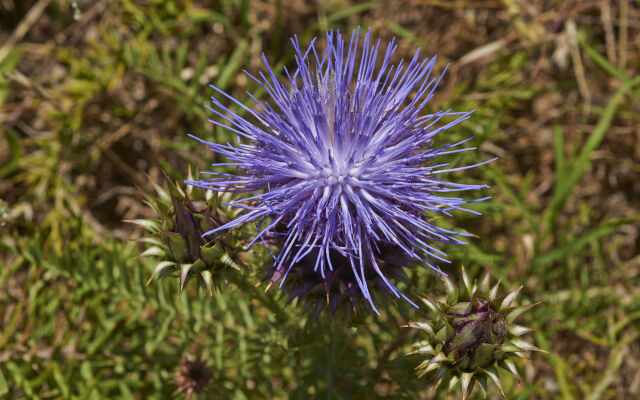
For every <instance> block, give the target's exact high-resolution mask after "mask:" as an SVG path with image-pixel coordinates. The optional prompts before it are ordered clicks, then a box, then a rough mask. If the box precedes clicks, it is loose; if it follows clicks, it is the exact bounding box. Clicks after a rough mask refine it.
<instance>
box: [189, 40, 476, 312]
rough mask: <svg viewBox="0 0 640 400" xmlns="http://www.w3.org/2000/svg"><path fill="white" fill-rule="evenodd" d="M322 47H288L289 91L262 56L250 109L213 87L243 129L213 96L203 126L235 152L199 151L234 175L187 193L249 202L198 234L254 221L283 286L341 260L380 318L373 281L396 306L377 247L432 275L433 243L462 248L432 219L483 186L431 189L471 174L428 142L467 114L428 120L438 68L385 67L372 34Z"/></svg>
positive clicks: (421, 63) (432, 115) (455, 148)
mask: <svg viewBox="0 0 640 400" xmlns="http://www.w3.org/2000/svg"><path fill="white" fill-rule="evenodd" d="M326 39H327V40H326V42H327V44H326V49H325V50H324V51H320V50H318V49H317V48H316V46H315V40H314V41H312V42H311V44H310V46H309V47H308V48H307V49H306V50H303V49H302V48H301V47H300V44H299V43H298V41H297V38H294V39H292V43H293V47H294V50H295V54H296V56H295V61H296V68H295V70H293V71H288V70H287V69H285V75H286V78H287V80H288V82H287V84H282V83H281V82H280V81H279V80H278V78H277V77H276V75H275V73H274V72H273V70H272V69H271V68H270V67H269V65H268V63H267V61H266V59H265V58H264V57H263V60H264V62H265V64H266V65H267V75H266V76H265V75H264V74H262V73H261V74H260V77H259V78H257V77H254V76H252V75H250V74H249V76H250V77H251V78H252V79H254V80H255V81H256V82H257V83H258V84H259V85H260V86H261V87H262V88H263V89H264V90H265V91H266V93H267V95H268V100H267V101H265V102H261V101H259V100H257V99H256V98H255V97H253V96H251V97H252V99H253V100H254V101H255V102H256V104H257V105H256V107H255V108H253V109H251V108H248V107H246V106H245V105H243V104H242V103H241V102H239V101H237V100H235V99H233V98H232V97H231V96H229V95H227V94H225V93H224V92H222V91H221V90H219V89H217V88H215V87H214V90H216V91H217V92H218V93H219V94H220V95H221V96H223V97H226V98H227V99H228V100H230V101H232V102H233V103H235V104H236V105H237V106H238V107H240V108H241V109H242V110H243V111H244V112H246V115H247V118H248V119H247V118H245V117H243V116H240V115H238V114H236V113H234V112H233V111H232V110H230V109H229V108H227V107H226V106H225V105H223V104H222V102H221V101H220V100H218V99H216V98H215V97H214V98H213V99H212V101H213V107H209V109H210V111H211V112H213V113H214V114H215V115H216V116H217V120H211V122H212V123H213V124H216V125H219V126H222V127H223V128H226V129H228V130H229V131H231V132H233V133H235V134H237V135H238V144H237V145H236V146H233V145H231V144H219V143H211V142H207V141H204V140H201V139H198V140H201V142H203V143H206V144H207V145H208V146H210V147H211V149H212V150H213V151H215V152H216V153H218V154H220V155H223V156H226V158H227V159H228V162H227V163H226V164H222V165H226V166H234V167H236V168H237V173H235V174H231V173H226V172H210V173H208V174H210V175H212V177H211V178H208V179H202V180H199V181H187V183H189V184H192V185H195V186H199V187H202V188H206V189H212V190H214V191H225V192H245V193H249V194H248V196H247V197H245V198H243V199H240V200H237V201H234V202H232V203H231V205H232V206H236V207H241V208H243V209H245V210H246V213H245V214H243V215H242V216H241V217H239V218H236V219H234V220H233V221H231V222H229V223H227V224H225V225H223V226H221V227H218V228H216V229H214V230H212V231H209V232H207V233H206V234H210V233H214V232H217V231H218V230H221V229H228V228H232V227H235V226H238V225H241V224H244V223H247V222H250V221H253V222H255V223H256V224H257V226H258V233H257V235H256V237H255V238H254V240H253V241H252V242H251V243H250V245H251V244H253V243H254V242H256V241H262V242H264V241H265V237H266V236H268V235H269V234H277V235H279V236H280V237H281V238H282V240H281V246H280V250H279V252H278V254H277V256H275V255H274V258H275V265H274V268H275V269H276V270H281V269H282V268H283V267H284V273H283V274H282V275H281V276H282V282H284V279H285V278H286V276H287V274H288V273H289V272H290V271H291V269H292V268H296V265H298V264H299V262H300V261H301V260H303V259H304V258H305V257H307V256H308V255H310V254H313V255H314V256H315V260H314V262H313V271H314V272H315V273H316V274H318V275H319V276H320V277H321V278H322V279H327V278H328V277H329V276H330V274H329V272H331V271H334V270H335V268H336V265H334V262H333V260H334V256H335V255H338V256H340V257H342V259H343V260H344V263H346V265H347V266H348V269H349V272H350V274H351V277H352V282H353V284H354V285H355V286H356V287H357V289H358V291H359V292H360V293H361V294H362V295H363V297H364V298H365V299H366V300H367V301H368V303H369V304H370V305H371V307H372V308H373V310H374V311H376V312H377V309H376V308H375V305H374V303H373V298H372V295H371V293H370V291H369V287H368V285H367V281H368V278H367V276H369V275H371V274H375V275H376V276H377V277H379V278H380V279H381V280H382V282H383V283H384V285H386V287H387V288H388V289H389V290H390V291H391V293H392V294H393V295H394V296H395V297H401V296H402V297H404V296H403V295H402V294H401V293H400V292H399V290H398V289H397V288H396V287H395V286H394V285H393V284H392V283H391V282H390V281H389V280H388V279H387V277H386V275H385V271H384V269H385V268H384V265H382V264H381V263H380V262H379V258H380V256H381V247H382V246H386V245H390V246H393V247H395V248H397V249H399V250H400V251H402V252H404V253H405V254H406V255H407V256H408V257H409V258H413V259H416V260H420V261H421V262H423V263H424V264H426V265H427V266H429V267H431V268H433V269H435V270H437V267H436V266H435V265H434V264H433V263H434V262H435V260H441V261H446V259H445V254H444V253H443V252H442V251H440V250H438V249H436V248H435V247H433V245H432V242H445V243H456V244H462V243H464V242H463V241H462V240H460V239H458V238H457V237H456V235H459V234H457V233H456V232H453V231H450V230H447V229H443V228H440V227H438V226H436V225H434V224H433V223H432V220H431V217H432V216H433V215H436V214H444V215H451V214H450V213H451V212H452V211H454V210H464V207H463V206H464V205H465V204H467V203H469V202H470V201H466V200H463V199H460V198H457V197H451V195H450V192H459V191H464V190H476V189H480V188H483V187H486V186H484V185H464V184H459V183H453V182H446V181H443V180H441V179H440V176H441V174H442V173H444V172H447V171H452V170H460V169H465V168H469V166H467V167H460V168H447V164H446V163H445V162H441V161H438V160H437V159H438V157H439V156H441V155H445V154H451V153H455V152H459V151H464V150H469V149H464V148H459V146H460V145H461V144H462V143H464V142H466V140H464V141H461V142H458V143H451V144H445V145H443V146H441V147H438V146H436V145H435V144H434V137H435V136H436V135H438V134H439V133H441V132H443V131H445V130H446V129H448V128H451V127H452V126H454V125H456V124H457V123H459V122H461V121H463V120H465V119H467V118H469V116H470V114H471V111H468V112H452V111H451V110H447V111H437V112H427V111H426V109H425V107H426V105H427V103H428V102H429V101H430V100H431V99H432V97H433V93H434V90H435V89H436V86H437V85H438V82H439V81H440V79H441V78H442V76H436V77H434V76H432V70H433V67H434V64H435V58H431V59H428V58H425V59H422V58H421V57H420V55H419V52H416V54H415V56H414V57H413V58H412V59H411V60H410V61H409V62H408V63H406V62H400V63H399V64H397V65H394V64H392V56H393V54H394V51H395V50H396V47H397V45H396V44H395V41H392V42H391V43H389V44H388V45H387V46H386V49H385V50H383V49H382V47H381V46H380V42H379V41H378V42H377V43H374V42H373V41H372V39H371V36H370V33H367V34H366V35H365V36H364V40H363V43H360V34H359V31H354V32H353V33H352V35H351V39H350V41H349V42H348V43H346V42H345V40H344V38H343V37H342V35H340V33H339V32H338V33H334V32H328V33H327V35H326ZM360 45H361V46H360ZM360 48H361V50H359V49H360ZM380 53H382V57H380ZM376 65H379V66H378V67H376ZM250 120H252V121H253V122H251V121H250ZM214 165H216V166H220V164H214ZM479 200H483V199H478V200H475V201H479ZM282 282H281V285H282ZM404 298H405V299H406V297H404ZM407 300H408V299H407Z"/></svg>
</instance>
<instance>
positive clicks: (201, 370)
mask: <svg viewBox="0 0 640 400" xmlns="http://www.w3.org/2000/svg"><path fill="white" fill-rule="evenodd" d="M212 377H213V372H212V371H211V368H209V367H208V366H207V364H206V363H205V362H204V361H202V360H201V359H200V357H193V356H191V355H187V357H186V358H185V359H184V360H182V362H181V363H180V368H179V369H178V371H177V372H176V374H175V376H174V383H175V384H176V385H178V389H176V391H175V392H174V393H173V395H174V396H175V395H178V394H180V393H184V394H185V400H189V399H190V398H191V396H193V394H194V393H202V392H203V391H204V390H205V389H206V387H207V385H209V383H210V382H211V379H212Z"/></svg>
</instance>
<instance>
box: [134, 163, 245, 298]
mask: <svg viewBox="0 0 640 400" xmlns="http://www.w3.org/2000/svg"><path fill="white" fill-rule="evenodd" d="M189 176H190V178H191V171H189ZM167 181H169V179H167ZM153 185H154V187H155V190H156V195H157V196H156V197H154V196H146V202H147V204H148V205H149V206H150V207H151V208H152V209H153V210H154V211H155V213H156V215H157V216H158V218H157V219H141V220H132V221H127V222H130V223H133V224H136V225H139V226H142V227H143V228H144V229H145V230H147V231H148V232H149V233H150V235H149V236H147V237H144V238H142V239H140V241H142V242H144V243H146V244H148V247H147V249H146V250H145V251H144V252H143V253H142V254H141V255H140V257H143V256H155V257H157V259H158V261H159V262H158V264H156V266H155V268H154V270H153V273H152V275H151V277H150V278H149V281H148V282H147V285H148V284H149V283H150V282H151V281H152V280H153V279H154V278H155V277H163V276H166V275H170V274H171V273H172V272H173V273H175V274H177V275H178V276H179V278H180V290H182V289H183V288H184V285H185V283H186V282H187V281H189V280H191V279H192V278H195V280H196V281H197V282H198V284H199V286H200V287H202V288H203V289H205V290H206V291H207V292H208V293H209V294H210V295H211V294H213V288H214V287H216V288H218V287H220V285H221V283H223V282H226V281H227V280H228V275H229V274H230V273H233V271H234V270H239V269H240V260H239V258H238V249H239V248H241V246H240V245H239V240H238V239H237V237H236V236H234V234H232V233H230V232H229V231H228V230H221V231H217V232H215V233H214V234H211V235H207V233H208V232H210V231H212V230H214V229H216V228H218V227H220V226H222V225H224V224H225V223H227V222H228V221H229V220H230V219H229V217H228V216H227V215H226V213H225V212H224V211H223V210H222V208H221V201H220V199H219V198H218V195H217V193H215V192H212V191H208V190H204V189H200V188H195V187H193V186H187V187H186V189H185V190H183V189H182V188H181V187H180V185H179V184H178V183H177V182H175V183H172V182H170V181H169V188H168V189H169V190H168V191H167V190H165V189H163V188H162V187H160V186H159V185H157V184H155V183H154V184H153Z"/></svg>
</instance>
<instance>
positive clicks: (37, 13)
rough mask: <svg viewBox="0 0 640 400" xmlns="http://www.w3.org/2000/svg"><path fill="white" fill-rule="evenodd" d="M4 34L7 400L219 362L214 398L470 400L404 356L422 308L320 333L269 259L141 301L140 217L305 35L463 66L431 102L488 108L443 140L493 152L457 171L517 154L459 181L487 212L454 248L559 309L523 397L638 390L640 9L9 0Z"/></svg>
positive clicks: (161, 378) (1, 237) (146, 384)
mask: <svg viewBox="0 0 640 400" xmlns="http://www.w3.org/2000/svg"><path fill="white" fill-rule="evenodd" d="M0 26H1V30H0V122H1V125H0V129H1V131H2V132H1V136H0V199H1V200H2V201H1V202H0V398H7V399H19V398H29V399H31V398H41V399H56V398H75V399H94V398H145V399H146V398H171V396H172V393H173V392H174V391H175V390H176V388H177V385H176V383H175V382H173V380H174V376H175V374H176V372H177V371H178V370H179V366H180V363H181V361H182V360H184V359H185V357H186V356H187V355H195V356H200V357H201V358H202V359H203V360H204V361H205V362H206V363H207V365H208V366H209V367H210V368H211V370H212V371H213V379H212V382H211V384H210V385H209V386H208V387H207V389H206V390H207V391H206V393H205V394H203V395H201V397H200V398H221V399H227V398H229V399H263V398H269V399H271V398H274V399H276V398H277V399H285V398H300V399H306V398H325V399H329V398H332V399H339V398H342V399H349V398H356V399H359V398H362V399H369V398H371V399H373V398H389V399H391V398H411V399H415V398H420V399H431V398H459V392H452V393H451V394H449V395H447V394H446V391H445V390H440V391H436V390H434V389H433V388H431V387H430V385H429V384H428V383H427V382H425V381H421V380H418V379H416V378H415V374H414V371H413V368H414V367H415V366H416V365H417V363H418V362H419V360H417V359H414V358H412V357H405V356H404V354H405V353H406V352H407V351H408V348H409V345H410V344H411V342H412V341H413V338H414V335H415V332H413V331H411V330H408V329H402V328H399V325H401V324H403V323H406V322H407V321H409V320H415V319H419V318H424V315H423V314H421V313H420V311H419V310H411V309H408V308H407V306H406V304H397V305H396V306H395V307H390V308H389V309H388V310H387V311H386V312H384V313H383V315H382V317H376V316H370V315H369V316H367V315H359V316H358V317H357V318H356V319H355V320H352V321H350V322H347V321H345V320H344V319H341V318H340V317H338V318H336V319H335V320H333V321H332V320H331V319H330V318H320V319H319V320H318V321H315V322H313V321H309V320H308V318H307V317H304V316H300V315H299V310H298V309H296V308H295V307H293V306H287V305H286V302H285V301H284V300H285V299H278V298H277V292H276V291H273V290H270V291H269V292H267V293H264V292H263V288H261V287H255V286H254V283H256V282H258V281H259V279H260V278H259V271H260V268H258V267H261V266H257V267H256V270H255V271H253V272H252V274H253V275H251V277H249V278H248V282H249V284H248V285H244V286H243V287H237V286H236V285H231V286H229V287H228V288H225V289H224V290H223V291H222V292H217V293H214V295H213V297H208V296H205V295H204V293H202V292H197V291H196V290H195V289H193V288H190V289H189V290H185V291H184V292H183V293H182V294H179V291H178V282H177V279H175V280H174V279H166V280H162V281H160V282H159V283H157V284H152V285H150V286H149V287H146V286H145V282H146V280H147V278H148V276H149V275H150V273H151V268H152V267H151V263H150V262H149V261H147V260H143V259H136V258H135V257H136V255H138V254H139V253H140V251H141V247H140V245H139V244H137V243H134V242H132V241H130V240H129V239H132V238H136V237H139V235H140V232H138V231H137V230H136V229H135V228H134V227H133V226H130V225H128V224H125V223H123V222H122V221H123V220H125V219H134V218H144V217H150V216H152V214H151V211H150V209H148V208H147V207H146V206H145V205H144V204H143V202H142V199H143V191H151V190H152V185H151V184H150V180H149V177H151V179H153V180H155V181H157V182H162V175H161V168H164V169H166V170H167V171H168V172H169V174H170V175H171V176H173V177H174V178H176V179H184V178H185V177H186V171H187V166H191V167H192V168H193V169H194V170H205V169H206V168H207V165H208V164H210V163H212V162H213V157H212V154H211V152H210V151H208V150H207V149H206V148H204V147H203V146H201V145H199V144H198V143H197V142H195V141H194V140H191V139H189V138H188V137H187V136H186V134H187V133H194V134H197V135H199V136H200V137H204V138H207V139H208V140H218V141H227V140H230V138H229V136H228V135H227V134H226V133H225V132H224V131H222V130H220V129H214V127H213V126H212V124H210V123H208V122H207V118H210V117H211V115H210V113H209V112H208V111H206V110H205V108H204V105H206V104H207V103H208V101H209V100H208V97H209V96H211V95H213V94H214V92H213V90H211V89H210V88H209V87H208V86H207V85H208V84H210V83H212V84H215V85H216V86H218V87H220V88H222V89H225V90H227V91H228V92H229V93H231V94H233V95H234V96H236V97H237V98H238V99H240V100H241V101H244V102H245V103H246V104H251V101H250V100H249V98H248V96H247V95H246V94H245V92H246V91H253V92H254V93H256V94H257V96H258V97H261V96H263V92H262V91H260V90H258V89H257V88H256V85H255V84H254V83H253V82H252V81H251V80H249V79H247V77H246V76H245V75H243V74H242V70H243V69H246V70H247V71H249V72H251V73H257V72H259V71H264V67H263V65H262V61H261V60H260V55H261V53H263V52H264V53H265V55H266V57H267V58H268V60H269V61H270V63H271V64H272V65H274V66H275V68H276V70H278V71H281V70H282V68H283V67H284V66H290V65H291V64H292V61H293V53H292V49H291V47H290V45H289V40H288V38H289V37H291V36H292V35H298V37H299V38H300V39H301V41H302V42H304V43H307V42H308V41H309V40H310V38H312V37H313V36H314V35H318V34H320V35H321V32H322V31H324V30H326V29H336V28H338V29H340V30H341V31H344V32H347V31H349V32H350V31H351V29H353V28H354V27H357V26H361V27H371V30H372V33H373V35H374V36H375V37H378V38H380V39H382V40H383V41H387V40H390V39H391V38H392V37H394V36H395V37H397V38H398V44H399V50H398V53H397V55H396V56H397V57H396V61H399V59H400V58H401V57H403V56H404V57H408V56H411V55H413V53H414V52H415V50H416V48H418V47H421V48H422V51H423V53H422V54H424V55H427V56H432V55H436V54H437V55H438V62H437V68H438V69H439V70H442V69H443V68H444V66H445V65H446V64H447V63H450V64H451V65H450V68H449V70H448V73H447V75H446V78H445V79H444V80H443V82H442V84H441V86H440V88H439V91H438V93H437V96H436V97H435V98H434V100H433V101H432V104H431V105H430V107H431V108H432V109H437V108H440V109H448V108H453V109H456V110H467V109H475V110H476V111H475V113H474V114H473V116H472V118H471V119H470V120H468V121H465V122H464V123H462V124H461V125H458V126H457V127H456V128H455V129H453V130H451V131H450V132H447V133H446V134H443V135H441V136H440V137H439V138H438V140H440V141H441V142H442V143H444V142H445V141H456V140H459V139H461V138H465V137H468V136H474V137H475V139H474V140H473V142H472V144H473V146H477V147H478V149H479V150H478V151H476V152H465V153H461V154H460V155H459V156H457V157H452V159H451V160H450V161H451V162H453V163H454V164H456V165H462V164H468V163H474V162H479V161H482V160H486V159H489V158H492V157H499V160H498V161H495V162H493V163H491V164H489V165H487V166H484V167H481V168H476V169H472V170H468V171H465V172H464V173H458V174H456V175H455V177H451V178H453V179H460V180H462V181H464V182H465V183H478V182H483V183H487V184H489V185H491V186H492V187H491V189H488V190H486V191H485V193H486V194H487V195H490V196H492V199H491V200H490V201H486V202H483V203H480V204H477V205H475V206H474V209H476V210H478V211H481V212H482V213H483V215H482V216H481V217H476V216H472V215H457V216H456V217H457V219H456V221H455V225H456V226H458V227H461V228H463V229H466V230H467V231H469V232H472V233H474V234H476V235H477V236H476V237H474V238H473V240H471V244H469V245H467V246H465V247H458V248H452V247H451V246H450V247H448V248H446V251H447V253H448V254H449V256H450V258H451V259H452V260H455V263H454V264H463V265H465V267H466V268H467V269H468V270H469V271H470V273H471V274H472V275H473V276H475V277H478V276H479V274H480V273H481V272H483V271H485V270H486V268H488V267H489V266H492V269H491V273H492V275H493V276H494V279H496V280H497V279H501V280H502V282H503V284H504V286H505V288H506V289H513V288H515V287H518V286H520V285H524V289H523V291H522V294H521V302H524V303H530V302H536V301H542V303H541V304H540V305H539V306H537V307H535V308H534V309H533V310H532V311H530V312H528V313H527V314H525V316H524V318H523V320H522V321H521V324H525V325H528V326H530V327H532V328H535V333H534V334H532V335H531V337H530V340H532V341H534V342H535V343H536V345H538V346H539V347H541V348H543V349H545V350H547V351H548V353H547V354H534V355H533V357H532V360H531V362H529V363H527V364H523V365H520V366H521V367H522V372H523V376H524V380H523V382H520V383H518V382H515V381H514V380H513V379H510V378H505V382H506V383H505V391H506V393H507V397H508V398H509V399H521V400H522V399H593V400H595V399H634V398H640V341H639V338H640V289H639V288H640V255H639V254H640V251H639V250H640V222H639V221H640V219H639V217H638V210H640V80H639V79H638V75H639V73H638V72H639V71H640V1H637V0H619V1H618V0H584V1H579V0H575V1H571V0H568V1H550V0H526V1H525V0H477V1H476V0H468V1H463V0H450V1H447V0H411V1H400V0H399V1H387V2H384V1H377V2H376V1H373V2H360V1H347V0H330V1H303V0H274V1H267V0H228V1H204V0H203V1H198V0H193V1H185V2H179V1H171V0H169V1H160V0H157V1H154V0H147V1H142V0H140V1H135V0H95V1H86V0H85V1H83V0H69V1H67V0H39V1H33V0H0ZM320 43H322V40H320ZM136 186H137V187H138V188H140V189H142V190H139V189H138V188H136ZM442 222H443V224H444V223H447V222H446V221H442ZM454 269H455V268H452V270H454ZM410 277H411V281H412V282H411V284H410V285H404V286H403V287H404V289H405V291H406V292H407V293H409V294H410V295H411V296H413V297H414V298H415V296H417V295H418V294H420V293H421V292H424V293H431V292H433V291H434V290H436V289H435V288H436V279H435V276H434V275H433V274H432V273H431V272H430V271H428V270H427V269H426V268H420V267H418V268H416V270H414V271H412V272H411V276H410ZM412 288H413V289H412ZM506 289H505V290H506ZM274 299H275V300H274ZM179 396H184V395H183V394H182V395H179ZM475 396H476V398H481V396H480V394H478V393H476V394H475ZM489 397H495V398H499V393H498V392H497V390H495V388H493V389H491V391H490V393H489Z"/></svg>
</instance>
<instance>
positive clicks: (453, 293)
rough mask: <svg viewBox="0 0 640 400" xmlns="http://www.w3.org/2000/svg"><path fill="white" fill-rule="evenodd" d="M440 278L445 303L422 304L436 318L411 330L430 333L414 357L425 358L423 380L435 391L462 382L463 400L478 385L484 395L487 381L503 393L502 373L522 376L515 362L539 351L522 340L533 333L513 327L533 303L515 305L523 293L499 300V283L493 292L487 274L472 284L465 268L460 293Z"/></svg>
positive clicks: (415, 323) (512, 294)
mask: <svg viewBox="0 0 640 400" xmlns="http://www.w3.org/2000/svg"><path fill="white" fill-rule="evenodd" d="M442 279H443V281H444V284H445V286H446V288H447V291H446V293H447V294H446V299H443V300H444V301H437V300H433V299H428V298H425V299H423V301H424V303H425V304H426V305H427V307H428V308H429V309H430V311H431V312H432V314H433V319H431V320H430V321H428V322H412V323H409V324H408V325H407V326H409V327H413V328H418V329H420V330H422V331H424V332H426V334H427V339H426V340H423V341H421V342H419V343H417V344H415V345H414V350H413V351H412V352H411V353H410V354H423V355H425V356H427V359H426V360H424V361H423V362H422V363H421V364H420V365H419V366H418V370H420V374H419V376H420V377H422V376H425V375H426V376H427V377H428V378H429V379H430V380H431V381H432V382H434V383H436V386H439V385H440V384H442V383H443V382H448V385H449V389H452V388H453V387H455V386H456V385H457V384H458V382H460V384H461V386H462V398H463V400H464V399H466V398H467V397H468V396H469V394H470V393H471V391H472V390H473V387H474V384H475V383H476V382H478V383H479V384H480V387H481V389H482V391H483V393H485V394H486V389H487V378H489V379H491V380H492V381H493V382H494V383H495V384H496V386H497V387H498V388H499V389H500V391H501V392H503V391H502V384H501V382H500V377H499V375H498V368H502V369H504V370H506V371H508V372H510V373H512V374H514V375H515V376H516V377H519V375H518V370H517V369H516V366H515V363H514V360H517V359H518V358H522V357H526V354H527V353H528V352H529V351H541V350H540V349H538V348H537V347H535V346H533V345H531V344H529V343H527V342H525V341H523V340H522V339H520V338H519V336H521V335H523V334H525V333H527V332H529V331H530V329H528V328H526V327H523V326H519V325H515V324H513V322H514V320H515V319H516V318H517V317H519V316H520V315H521V314H522V313H523V312H525V311H526V310H528V309H529V308H531V307H533V306H535V304H531V305H528V306H522V307H517V306H515V305H514V301H515V298H516V297H517V296H518V293H519V292H520V289H516V290H515V291H513V292H511V293H507V294H505V295H502V296H498V290H499V286H500V282H498V283H497V284H496V285H495V286H493V287H491V288H490V285H489V281H490V275H489V272H487V273H486V274H485V276H484V277H483V279H482V281H481V282H480V283H479V284H475V283H474V284H473V285H471V283H470V280H469V277H468V276H467V273H466V271H465V270H464V268H462V284H461V285H460V286H461V288H458V287H457V286H456V285H455V284H454V283H453V282H452V281H451V280H450V279H449V278H448V277H446V276H442ZM503 395H504V392H503Z"/></svg>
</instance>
